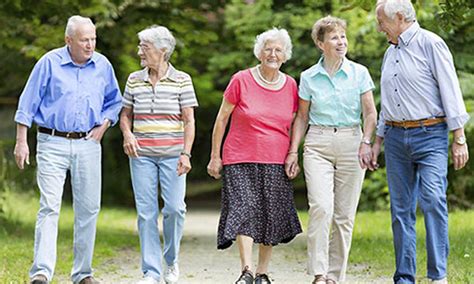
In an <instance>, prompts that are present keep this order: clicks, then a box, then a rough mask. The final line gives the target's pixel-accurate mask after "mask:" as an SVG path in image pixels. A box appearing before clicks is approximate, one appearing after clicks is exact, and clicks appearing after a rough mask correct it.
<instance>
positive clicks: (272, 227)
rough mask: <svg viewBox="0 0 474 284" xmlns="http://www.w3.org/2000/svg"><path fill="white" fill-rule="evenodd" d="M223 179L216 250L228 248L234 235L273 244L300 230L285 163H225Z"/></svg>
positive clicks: (288, 239)
mask: <svg viewBox="0 0 474 284" xmlns="http://www.w3.org/2000/svg"><path fill="white" fill-rule="evenodd" d="M223 182H224V185H223V188H222V197H221V217H220V221H219V229H218V233H217V248H218V249H226V248H228V247H230V246H231V245H232V242H233V241H235V239H236V237H237V235H245V236H249V237H251V238H253V240H254V243H259V244H264V245H272V246H275V245H277V244H279V243H287V242H289V241H291V240H292V239H293V238H294V237H295V236H296V235H297V234H299V233H301V232H302V230H301V225H300V221H299V219H298V215H297V214H296V209H295V202H294V199H293V185H292V183H291V181H290V180H289V179H288V177H287V176H286V174H285V169H284V165H278V164H257V163H245V164H234V165H226V166H224V177H223Z"/></svg>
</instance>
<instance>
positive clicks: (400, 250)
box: [385, 123, 449, 283]
mask: <svg viewBox="0 0 474 284" xmlns="http://www.w3.org/2000/svg"><path fill="white" fill-rule="evenodd" d="M385 161H386V165H387V179H388V186H389V191H390V203H391V213H392V231H393V241H394V246H395V257H396V271H395V275H394V278H393V279H394V282H395V283H415V276H416V231H415V223H416V206H417V202H418V204H419V206H420V209H421V211H422V212H423V215H424V217H425V227H426V250H427V271H428V278H430V279H433V280H439V279H442V278H444V277H446V272H447V258H448V252H449V241H448V206H447V201H446V188H447V173H448V129H447V126H446V124H445V123H440V124H436V125H433V126H428V127H420V128H410V129H404V128H398V127H388V126H386V127H385Z"/></svg>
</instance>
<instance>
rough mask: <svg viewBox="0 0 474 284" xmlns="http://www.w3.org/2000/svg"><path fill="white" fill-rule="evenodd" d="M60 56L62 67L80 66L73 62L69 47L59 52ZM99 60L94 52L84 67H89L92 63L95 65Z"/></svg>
mask: <svg viewBox="0 0 474 284" xmlns="http://www.w3.org/2000/svg"><path fill="white" fill-rule="evenodd" d="M59 56H60V57H61V65H66V64H73V65H77V66H79V65H78V64H76V63H74V61H72V58H71V54H70V53H69V48H68V46H67V45H65V46H64V47H62V48H61V49H60V50H59ZM97 59H98V55H97V54H96V53H95V52H94V53H92V57H91V58H90V59H89V60H88V61H87V62H86V64H84V65H83V66H87V65H89V64H91V63H94V64H95V63H96V62H97Z"/></svg>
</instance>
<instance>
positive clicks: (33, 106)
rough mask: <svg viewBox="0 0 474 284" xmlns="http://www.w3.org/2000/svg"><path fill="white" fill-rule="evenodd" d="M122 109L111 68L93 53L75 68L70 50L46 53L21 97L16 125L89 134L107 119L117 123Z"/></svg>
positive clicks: (117, 87)
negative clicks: (33, 124)
mask: <svg viewBox="0 0 474 284" xmlns="http://www.w3.org/2000/svg"><path fill="white" fill-rule="evenodd" d="M121 106H122V100H121V96H120V89H119V86H118V83H117V79H116V78H115V74H114V70H113V68H112V65H111V64H110V62H109V61H108V60H107V58H106V57H105V56H103V55H101V54H100V53H97V52H94V54H93V55H92V57H91V59H90V60H89V61H88V62H87V63H86V64H84V65H82V66H80V65H76V64H75V63H74V62H73V61H72V59H71V56H70V54H69V51H68V48H67V46H65V47H62V48H58V49H54V50H52V51H50V52H48V53H46V54H45V55H44V56H43V57H42V58H41V59H40V60H39V61H38V62H37V63H36V65H35V67H34V68H33V71H32V72H31V75H30V78H29V79H28V82H27V83H26V86H25V89H24V90H23V93H22V94H21V97H20V101H19V104H18V110H17V112H16V114H15V122H17V123H20V124H23V125H26V126H28V127H31V125H32V123H33V122H34V123H36V124H37V125H39V126H43V127H47V128H51V129H55V130H58V131H63V132H87V131H89V130H91V129H92V128H93V127H94V126H97V125H101V124H102V123H103V122H104V119H106V118H107V119H109V120H110V121H111V123H112V124H114V123H116V122H117V120H118V113H119V112H120V109H121Z"/></svg>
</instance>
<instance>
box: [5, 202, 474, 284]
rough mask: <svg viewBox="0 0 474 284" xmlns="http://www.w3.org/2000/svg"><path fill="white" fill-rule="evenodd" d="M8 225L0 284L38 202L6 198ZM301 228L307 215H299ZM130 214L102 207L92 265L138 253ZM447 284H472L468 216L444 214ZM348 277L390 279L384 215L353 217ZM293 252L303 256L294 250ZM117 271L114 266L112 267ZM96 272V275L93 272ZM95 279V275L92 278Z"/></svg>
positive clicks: (25, 253) (17, 278)
mask: <svg viewBox="0 0 474 284" xmlns="http://www.w3.org/2000/svg"><path fill="white" fill-rule="evenodd" d="M9 199H10V200H9V201H8V204H11V207H10V208H9V209H8V210H7V211H8V220H7V221H5V220H3V221H1V220H2V219H0V283H25V282H27V281H28V269H29V267H30V265H31V260H32V257H33V234H34V222H35V218H36V211H37V210H38V201H37V198H36V197H31V196H25V195H16V194H15V195H10V196H9ZM300 216H301V220H302V223H303V224H304V225H305V226H306V224H307V214H306V213H305V212H301V213H300ZM135 218H136V215H135V211H134V210H133V209H111V208H103V209H102V211H101V213H100V217H99V221H98V228H97V240H96V246H95V254H94V266H95V267H97V266H99V265H100V264H102V263H104V262H105V261H107V260H108V259H110V258H112V257H114V255H116V252H118V251H121V250H122V249H124V248H132V250H135V251H136V252H137V253H138V251H139V247H138V246H139V244H138V236H137V233H136V229H135V227H136V225H135V223H136V221H135ZM449 222H450V231H449V234H450V240H451V251H450V255H449V280H450V282H451V283H474V251H473V250H474V211H468V212H452V213H450V219H449ZM72 226H73V211H72V208H71V207H70V206H68V205H65V206H63V208H62V211H61V217H60V225H59V237H58V254H57V255H58V261H57V265H56V271H55V279H56V280H58V279H63V280H65V279H68V275H69V273H70V269H71V266H72V238H73V232H72ZM417 232H418V264H417V265H418V276H419V277H418V278H419V280H421V281H422V282H424V281H426V278H425V275H426V253H425V248H424V247H425V241H424V235H425V232H424V226H423V221H422V217H421V216H420V217H419V219H418V226H417ZM352 244H353V245H352V250H351V256H350V263H351V266H350V270H349V273H352V274H354V273H357V272H358V271H357V270H360V269H362V270H363V273H364V274H367V273H370V275H372V276H373V278H374V279H377V277H380V276H385V277H387V276H390V275H392V274H393V270H394V256H393V245H392V233H391V228H390V213H389V212H361V213H359V214H358V215H357V219H356V225H355V230H354V239H353V243H352ZM298 252H299V253H305V252H304V248H303V251H301V252H300V251H299V250H298ZM117 269H120V267H117ZM97 273H100V271H97ZM98 275H99V274H98Z"/></svg>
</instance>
